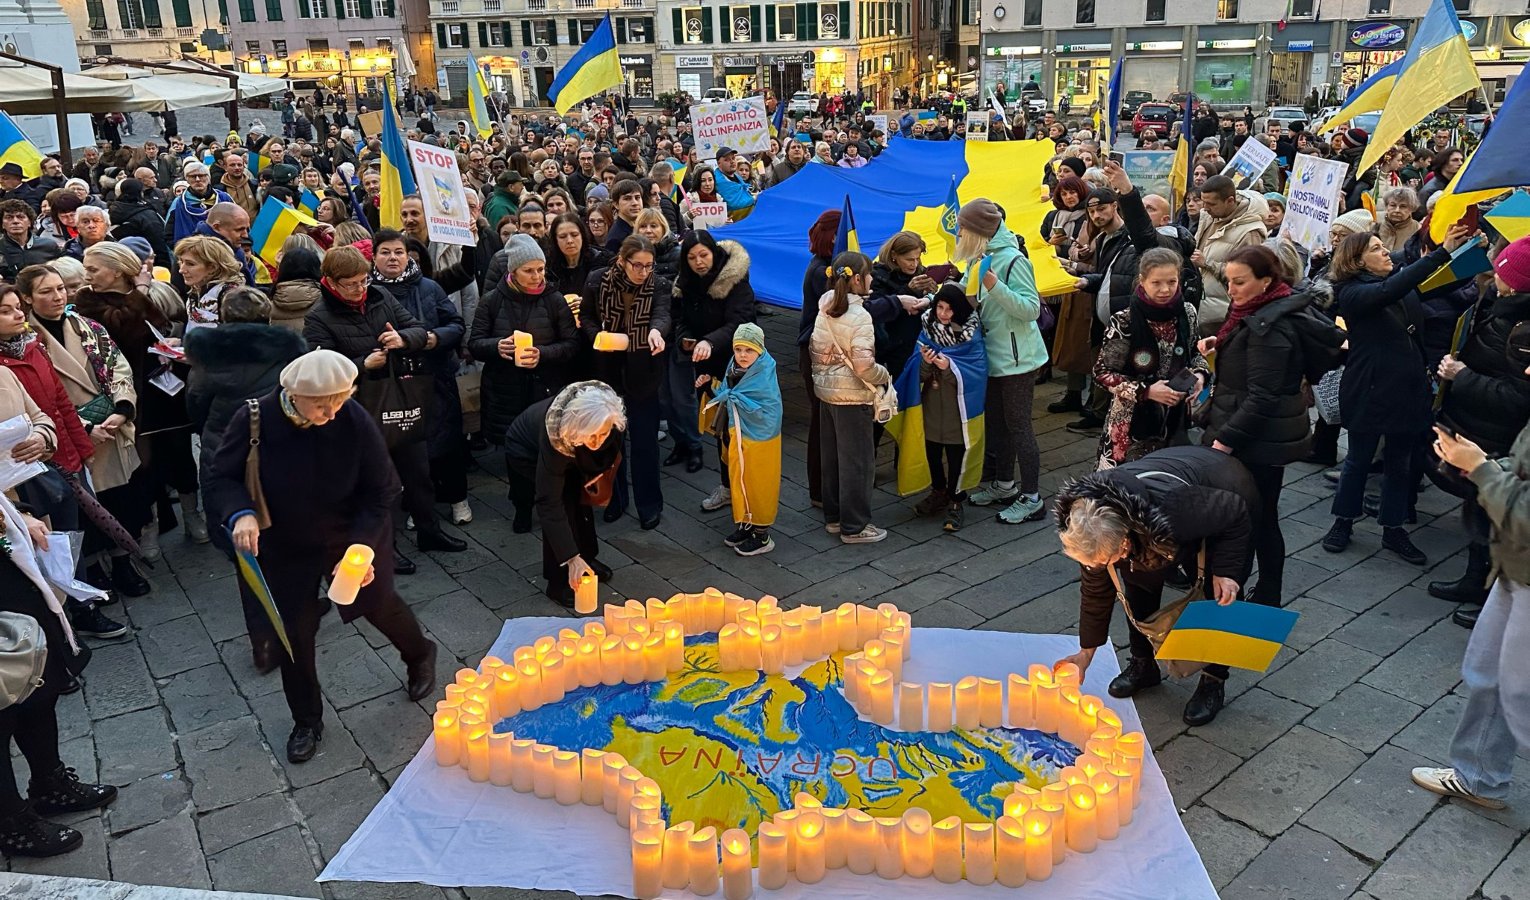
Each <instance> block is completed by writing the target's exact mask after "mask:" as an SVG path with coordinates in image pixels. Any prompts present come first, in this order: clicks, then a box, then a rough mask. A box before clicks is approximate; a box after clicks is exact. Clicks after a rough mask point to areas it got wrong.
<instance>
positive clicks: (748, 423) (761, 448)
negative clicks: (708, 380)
mask: <svg viewBox="0 0 1530 900" xmlns="http://www.w3.org/2000/svg"><path fill="white" fill-rule="evenodd" d="M731 351H732V348H729V352H730V353H731ZM736 365H737V364H736V363H732V362H730V363H728V371H729V372H730V373H731V372H734V371H736ZM717 384H718V386H717V387H716V388H715V394H714V395H713V398H712V400H711V401H710V402H708V403H707V407H709V408H720V409H722V410H726V412H727V416H728V436H729V437H728V451H727V452H728V489H729V491H730V492H731V494H732V498H733V521H735V522H742V523H743V524H746V525H758V526H760V527H762V528H763V527H767V526H770V525H773V524H775V521H776V513H777V512H778V511H779V509H780V504H781V413H782V406H781V385H780V383H779V382H778V381H777V380H776V360H775V357H773V356H771V355H770V351H768V350H767V351H765V352H763V353H761V354H760V356H759V358H758V359H756V360H755V361H754V365H752V366H750V367H749V368H748V369H745V370H744V376H743V378H741V379H739V382H738V384H736V385H734V386H732V387H729V386H728V380H727V379H726V378H725V379H723V380H722V381H721V382H719V383H717ZM921 455H922V454H921Z"/></svg>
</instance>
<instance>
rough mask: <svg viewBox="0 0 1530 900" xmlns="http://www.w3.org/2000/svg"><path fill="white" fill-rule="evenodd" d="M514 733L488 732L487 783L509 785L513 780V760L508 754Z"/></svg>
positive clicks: (501, 785) (499, 785) (500, 785)
mask: <svg viewBox="0 0 1530 900" xmlns="http://www.w3.org/2000/svg"><path fill="white" fill-rule="evenodd" d="M514 740H515V735H513V734H511V733H510V732H508V731H501V732H498V733H495V732H492V731H491V732H489V783H490V784H492V785H496V786H498V787H509V786H510V783H511V781H512V780H513V777H514V776H513V775H512V772H513V771H514V760H513V759H512V758H511V756H510V743H511V742H512V741H514Z"/></svg>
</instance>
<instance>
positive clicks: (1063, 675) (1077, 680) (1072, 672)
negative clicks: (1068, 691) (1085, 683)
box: [1052, 663, 1083, 688]
mask: <svg viewBox="0 0 1530 900" xmlns="http://www.w3.org/2000/svg"><path fill="white" fill-rule="evenodd" d="M1052 672H1053V674H1054V676H1055V680H1056V681H1057V684H1058V686H1059V687H1071V688H1076V687H1078V686H1079V685H1080V684H1081V683H1082V680H1083V676H1082V674H1081V673H1080V672H1079V670H1078V665H1077V664H1075V663H1063V664H1061V665H1059V666H1058V667H1057V668H1056V669H1053V670H1052Z"/></svg>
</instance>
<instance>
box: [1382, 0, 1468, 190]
mask: <svg viewBox="0 0 1530 900" xmlns="http://www.w3.org/2000/svg"><path fill="white" fill-rule="evenodd" d="M1481 87H1482V81H1481V79H1479V78H1478V77H1477V65H1476V63H1474V62H1473V61H1472V52H1471V49H1470V48H1468V47H1467V46H1466V35H1464V34H1462V33H1461V20H1460V19H1458V18H1457V17H1456V8H1455V6H1454V5H1452V3H1451V0H1433V3H1432V4H1431V5H1430V7H1429V12H1428V14H1426V15H1425V16H1424V20H1423V21H1422V22H1420V23H1419V25H1418V31H1417V32H1416V33H1415V34H1414V35H1413V42H1412V43H1411V44H1409V45H1408V53H1407V55H1406V56H1404V57H1403V64H1402V70H1401V71H1399V72H1398V73H1397V80H1396V82H1394V83H1393V85H1392V94H1391V96H1390V97H1389V98H1387V105H1386V106H1385V107H1384V108H1383V109H1382V110H1381V121H1379V122H1377V123H1376V131H1375V133H1373V134H1372V135H1371V139H1370V142H1369V143H1367V144H1366V145H1365V152H1364V153H1363V154H1362V155H1361V156H1360V168H1359V170H1358V171H1361V172H1364V171H1367V170H1369V169H1370V167H1371V166H1373V165H1375V164H1376V162H1377V161H1378V160H1380V159H1381V155H1382V154H1383V153H1385V152H1386V151H1387V149H1388V148H1390V147H1391V146H1392V145H1393V144H1395V143H1397V139H1398V138H1400V137H1402V136H1403V134H1404V133H1406V132H1407V131H1408V129H1410V128H1412V127H1413V126H1415V125H1417V124H1418V123H1420V122H1422V121H1424V119H1425V118H1427V117H1428V116H1429V115H1430V114H1431V113H1433V112H1434V111H1435V110H1437V109H1439V108H1440V107H1442V106H1444V105H1446V104H1447V103H1449V102H1450V101H1451V100H1454V99H1455V98H1457V97H1459V96H1461V95H1462V94H1464V93H1466V92H1467V91H1475V90H1480V89H1481Z"/></svg>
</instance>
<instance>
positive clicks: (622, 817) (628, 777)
mask: <svg viewBox="0 0 1530 900" xmlns="http://www.w3.org/2000/svg"><path fill="white" fill-rule="evenodd" d="M642 779H643V773H642V772H640V771H638V768H637V766H622V771H621V774H620V776H618V780H617V787H616V810H615V813H614V814H615V816H616V821H617V822H625V821H627V818H628V816H627V814H628V813H629V812H630V811H631V809H630V807H631V804H632V795H633V794H635V793H636V792H637V783H638V782H639V781H641V780H642Z"/></svg>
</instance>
